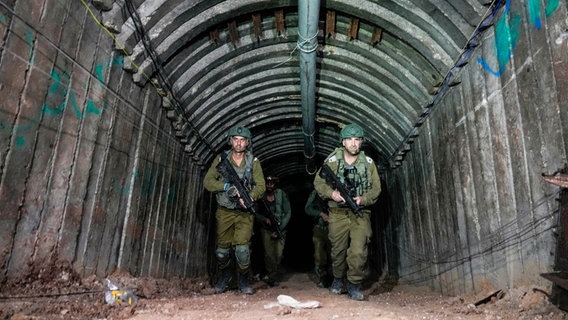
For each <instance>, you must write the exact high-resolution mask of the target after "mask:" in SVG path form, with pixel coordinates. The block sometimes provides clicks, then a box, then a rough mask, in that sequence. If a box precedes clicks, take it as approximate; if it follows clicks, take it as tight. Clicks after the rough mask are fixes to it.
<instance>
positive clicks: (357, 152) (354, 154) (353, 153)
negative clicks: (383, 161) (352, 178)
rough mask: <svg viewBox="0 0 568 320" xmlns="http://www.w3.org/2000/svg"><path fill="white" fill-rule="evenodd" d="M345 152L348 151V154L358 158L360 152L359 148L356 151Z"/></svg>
mask: <svg viewBox="0 0 568 320" xmlns="http://www.w3.org/2000/svg"><path fill="white" fill-rule="evenodd" d="M345 150H347V153H349V154H350V155H352V156H356V155H358V154H359V152H360V149H359V148H356V149H350V148H345Z"/></svg>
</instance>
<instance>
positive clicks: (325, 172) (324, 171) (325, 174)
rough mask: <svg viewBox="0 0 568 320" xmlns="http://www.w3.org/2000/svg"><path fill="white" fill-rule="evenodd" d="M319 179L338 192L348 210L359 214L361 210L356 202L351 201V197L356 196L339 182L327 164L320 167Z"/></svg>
mask: <svg viewBox="0 0 568 320" xmlns="http://www.w3.org/2000/svg"><path fill="white" fill-rule="evenodd" d="M320 177H322V178H323V179H325V182H326V183H327V184H328V185H329V186H331V187H332V188H333V189H336V190H337V191H339V194H341V196H342V197H343V199H345V201H346V202H347V204H348V205H349V208H351V210H352V211H353V212H354V213H356V214H361V208H360V207H359V206H358V205H357V202H355V200H353V197H354V196H356V195H354V194H353V193H352V192H351V191H350V190H349V188H347V186H346V185H345V184H343V183H342V182H341V181H340V180H339V178H338V177H337V176H336V175H335V172H333V170H331V168H330V167H329V166H328V165H327V164H324V165H323V166H322V167H321V171H320Z"/></svg>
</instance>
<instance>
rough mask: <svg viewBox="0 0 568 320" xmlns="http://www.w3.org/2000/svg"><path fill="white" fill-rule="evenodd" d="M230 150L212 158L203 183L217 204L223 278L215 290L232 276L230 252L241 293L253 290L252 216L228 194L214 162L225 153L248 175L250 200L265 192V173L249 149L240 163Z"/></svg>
mask: <svg viewBox="0 0 568 320" xmlns="http://www.w3.org/2000/svg"><path fill="white" fill-rule="evenodd" d="M246 133H247V134H248V135H246V137H247V138H248V139H249V140H250V132H248V131H246ZM242 135H245V133H243V134H242ZM231 152H232V151H228V152H226V153H223V154H220V155H218V156H217V157H216V158H215V159H214V160H213V163H212V164H211V166H210V167H209V170H208V171H207V173H206V174H205V179H204V181H203V185H204V187H205V188H206V189H207V190H208V191H210V192H212V193H214V194H215V197H216V199H217V204H218V206H217V211H216V212H215V218H216V221H217V227H216V235H217V243H216V249H215V256H216V259H217V265H218V268H219V271H220V273H221V276H220V279H221V280H222V281H220V282H218V284H217V285H216V287H215V290H216V292H218V293H220V292H223V291H224V290H225V289H226V287H227V285H228V283H229V282H230V280H231V278H232V270H231V269H230V266H231V260H232V255H234V258H235V261H236V265H237V272H238V275H239V288H240V290H241V291H244V293H252V289H250V286H249V285H248V279H247V278H248V277H249V273H250V240H251V237H252V232H253V225H254V216H253V215H252V214H251V213H250V212H249V211H248V210H247V209H245V208H243V207H241V205H240V203H239V202H238V199H237V198H235V197H230V196H229V195H228V192H226V191H227V190H226V189H227V187H228V183H227V181H225V180H224V178H223V176H222V175H221V174H220V173H219V171H218V170H217V165H218V164H219V163H220V162H221V159H222V158H221V157H227V158H228V159H229V161H230V162H231V165H232V166H233V168H234V169H235V171H236V172H237V174H238V176H239V177H241V179H242V178H244V177H246V176H247V175H249V176H250V177H248V178H247V179H248V181H249V182H250V192H249V194H250V197H251V198H252V200H258V199H260V197H261V196H262V194H263V193H264V190H265V183H264V174H263V172H262V168H261V165H260V161H259V160H258V159H257V158H255V157H254V156H253V155H252V153H251V152H249V151H245V157H244V161H242V162H241V164H240V165H237V164H236V163H235V162H234V161H233V158H232V156H231Z"/></svg>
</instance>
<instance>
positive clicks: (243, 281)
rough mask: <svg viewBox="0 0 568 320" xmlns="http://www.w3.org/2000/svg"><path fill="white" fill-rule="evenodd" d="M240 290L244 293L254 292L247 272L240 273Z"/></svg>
mask: <svg viewBox="0 0 568 320" xmlns="http://www.w3.org/2000/svg"><path fill="white" fill-rule="evenodd" d="M239 291H240V292H241V293H243V294H253V293H254V290H252V287H251V286H250V284H249V281H248V278H247V276H246V275H245V274H239Z"/></svg>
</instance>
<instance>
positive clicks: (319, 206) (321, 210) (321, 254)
mask: <svg viewBox="0 0 568 320" xmlns="http://www.w3.org/2000/svg"><path fill="white" fill-rule="evenodd" d="M304 211H305V212H306V214H307V215H308V216H310V217H312V218H313V219H314V226H313V228H312V242H313V244H314V271H315V274H316V283H317V286H318V288H327V286H328V285H329V278H330V277H331V272H330V270H331V256H330V255H331V243H330V242H329V236H328V233H329V229H328V226H327V225H328V221H329V208H328V207H327V203H325V202H324V201H323V200H322V199H321V198H320V196H319V195H318V193H317V192H316V190H313V191H312V192H311V193H310V195H309V197H308V201H306V206H305V207H304Z"/></svg>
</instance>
